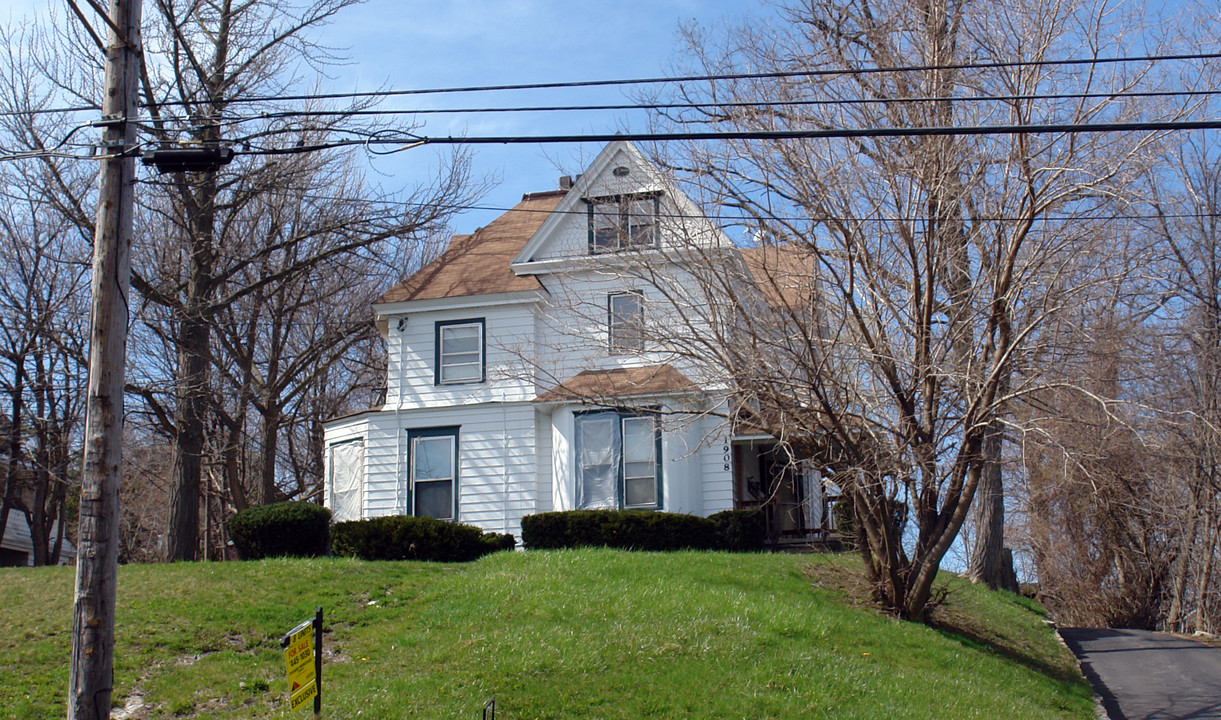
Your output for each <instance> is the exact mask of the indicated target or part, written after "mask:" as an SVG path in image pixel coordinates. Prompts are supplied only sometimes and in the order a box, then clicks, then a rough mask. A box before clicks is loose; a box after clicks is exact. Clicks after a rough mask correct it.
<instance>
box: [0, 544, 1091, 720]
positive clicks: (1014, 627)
mask: <svg viewBox="0 0 1221 720" xmlns="http://www.w3.org/2000/svg"><path fill="white" fill-rule="evenodd" d="M857 572H858V563H857V562H856V560H855V558H852V557H845V556H823V555H813V556H810V555H807V556H796V555H753V554H737V555H734V554H723V553H701V552H684V553H673V554H654V553H625V552H618V551H611V550H578V551H538V552H529V553H498V554H496V555H492V556H489V557H485V558H483V559H482V560H480V561H478V562H475V563H471V564H469V565H433V564H428V563H411V562H398V563H366V562H359V561H352V560H339V559H320V560H270V561H263V562H252V563H226V564H216V563H210V564H205V563H199V564H177V565H142V566H130V567H124V568H120V571H119V595H120V599H119V611H118V630H117V647H118V649H117V651H116V672H115V674H116V678H115V682H116V688H117V690H116V694H115V703H116V705H122V704H123V701H124V699H125V698H126V697H127V696H128V695H130V694H132V693H139V694H141V695H142V696H143V702H144V707H143V708H142V709H141V710H140V711H138V712H137V713H135V714H134V715H133V717H138V718H170V717H199V718H263V717H288V712H287V709H286V704H285V692H284V690H285V687H284V685H285V681H284V678H283V673H284V660H283V654H282V653H281V651H280V648H279V644H278V639H279V636H280V634H282V633H283V632H285V631H286V630H288V629H289V628H290V627H291V626H293V625H295V624H296V623H297V622H299V621H301V620H305V619H307V618H308V617H310V616H311V615H312V613H313V609H314V607H315V606H316V605H321V606H322V607H323V608H324V611H325V612H326V618H327V630H328V633H327V635H326V639H325V645H326V647H327V651H328V656H327V658H326V662H325V666H324V671H323V673H324V675H323V677H324V688H323V690H324V708H323V717H328V718H356V717H366V718H434V717H435V718H454V717H458V718H477V717H480V709H481V708H482V706H483V703H484V701H485V700H486V699H488V698H489V697H493V696H495V698H496V704H497V716H498V717H499V718H504V719H506V720H513V719H514V718H632V719H636V718H680V717H681V718H688V717H694V718H752V719H753V718H769V717H774V718H821V717H827V718H879V719H882V718H885V719H890V718H919V719H921V720H927V719H928V718H997V717H1020V718H1022V719H1023V720H1034V719H1035V718H1081V719H1082V720H1084V719H1086V718H1092V717H1093V705H1092V701H1091V697H1090V692H1089V689H1088V686H1087V685H1085V683H1084V681H1082V680H1081V678H1080V676H1079V675H1078V674H1077V673H1076V670H1075V666H1074V665H1073V662H1072V659H1071V657H1070V656H1069V655H1068V654H1067V651H1066V650H1064V649H1063V648H1061V647H1060V646H1059V645H1058V644H1057V643H1056V641H1055V639H1054V637H1053V635H1052V633H1051V631H1050V630H1049V629H1048V628H1047V627H1046V626H1045V625H1044V624H1043V622H1042V616H1041V614H1040V611H1039V609H1038V608H1037V606H1035V605H1034V604H1033V603H1030V602H1029V601H1026V600H1024V599H1022V598H1019V597H1017V596H1014V595H1009V594H1005V593H989V592H986V591H982V590H980V589H978V588H975V587H971V586H969V585H967V584H966V583H961V582H959V581H956V580H952V581H951V582H950V593H949V597H948V600H947V601H946V603H945V606H944V608H943V609H942V610H941V611H940V612H939V614H938V616H937V617H938V618H939V621H940V623H939V627H938V628H930V627H925V626H922V625H917V624H912V623H905V622H899V621H896V620H893V619H891V618H888V617H885V616H882V615H880V614H878V613H877V612H876V611H875V610H874V609H872V608H870V607H867V606H865V605H864V604H862V603H860V602H859V601H857V602H846V601H845V594H844V590H842V589H841V587H843V586H851V585H852V584H853V583H854V582H855V580H854V578H855V574H856V573H857ZM71 595H72V572H71V570H70V569H67V568H46V569H38V570H28V569H4V570H0V623H2V625H0V627H3V628H4V632H3V634H2V635H0V717H4V718H37V719H39V720H42V719H43V718H54V717H62V716H63V712H64V711H63V696H64V692H65V690H66V685H67V663H68V657H69V646H70V637H69V636H70V627H71ZM309 716H310V715H309V713H308V712H307V711H304V710H302V711H299V712H298V713H297V717H309Z"/></svg>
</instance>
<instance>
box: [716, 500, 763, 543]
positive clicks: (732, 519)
mask: <svg viewBox="0 0 1221 720" xmlns="http://www.w3.org/2000/svg"><path fill="white" fill-rule="evenodd" d="M708 519H709V520H711V521H712V523H713V525H715V526H716V539H717V547H718V548H720V549H722V550H732V551H734V552H752V551H758V550H762V549H763V546H764V545H765V544H766V543H767V515H765V514H764V513H763V511H762V510H758V509H752V510H722V511H721V512H719V513H713V514H712V515H709V516H708Z"/></svg>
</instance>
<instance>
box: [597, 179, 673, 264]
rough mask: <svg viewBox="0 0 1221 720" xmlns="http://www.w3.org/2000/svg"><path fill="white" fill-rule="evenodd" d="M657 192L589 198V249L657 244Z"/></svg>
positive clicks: (616, 249)
mask: <svg viewBox="0 0 1221 720" xmlns="http://www.w3.org/2000/svg"><path fill="white" fill-rule="evenodd" d="M658 198H659V193H642V194H634V195H612V196H610V197H599V198H590V199H588V200H587V201H586V202H588V203H589V253H590V254H591V255H596V254H598V253H608V252H620V251H623V250H633V249H637V248H645V247H656V246H657V208H658Z"/></svg>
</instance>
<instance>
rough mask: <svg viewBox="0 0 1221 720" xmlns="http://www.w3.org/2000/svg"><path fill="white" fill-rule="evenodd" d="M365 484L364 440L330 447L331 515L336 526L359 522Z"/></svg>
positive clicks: (350, 441) (349, 441)
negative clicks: (336, 523)
mask: <svg viewBox="0 0 1221 720" xmlns="http://www.w3.org/2000/svg"><path fill="white" fill-rule="evenodd" d="M364 483H365V442H364V440H348V441H346V442H341V443H336V444H334V445H332V446H331V515H332V517H333V518H334V519H335V521H336V522H343V521H345V520H359V519H360V512H361V490H362V488H363V486H364Z"/></svg>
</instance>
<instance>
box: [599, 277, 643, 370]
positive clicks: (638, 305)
mask: <svg viewBox="0 0 1221 720" xmlns="http://www.w3.org/2000/svg"><path fill="white" fill-rule="evenodd" d="M606 306H607V322H606V329H607V347H609V348H610V351H611V352H612V353H615V354H620V355H622V354H630V353H638V352H640V351H641V350H643V349H644V293H642V292H640V291H639V290H631V291H628V292H620V293H611V294H610V295H608V296H607V300H606Z"/></svg>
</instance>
